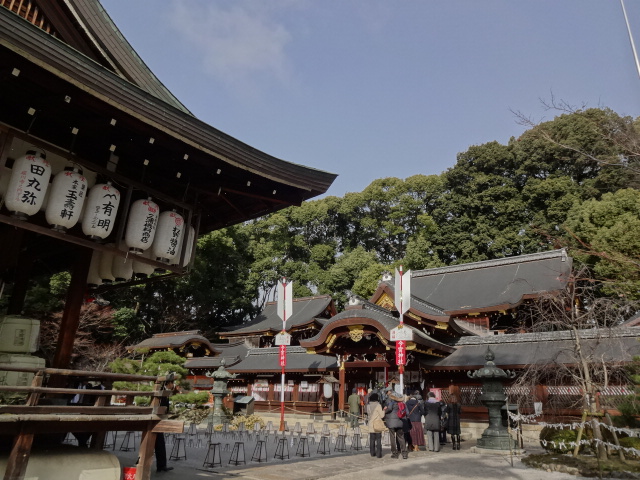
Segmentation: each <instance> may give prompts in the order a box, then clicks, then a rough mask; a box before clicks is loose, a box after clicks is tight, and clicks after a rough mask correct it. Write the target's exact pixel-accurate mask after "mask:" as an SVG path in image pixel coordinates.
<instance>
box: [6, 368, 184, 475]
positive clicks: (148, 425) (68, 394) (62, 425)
mask: <svg viewBox="0 0 640 480" xmlns="http://www.w3.org/2000/svg"><path fill="white" fill-rule="evenodd" d="M0 371H13V372H26V373H33V374H34V377H33V380H32V382H31V386H11V385H0V393H14V394H15V393H17V394H20V393H22V394H26V401H25V402H24V404H21V405H0V432H2V434H3V435H4V434H8V435H12V436H13V438H14V440H13V447H12V449H11V453H10V455H9V460H8V463H7V468H6V470H5V474H4V480H22V479H24V476H25V472H26V469H27V463H28V461H29V455H30V453H31V446H32V444H33V439H34V435H37V434H39V433H65V432H90V433H91V448H94V449H102V447H103V445H104V438H105V435H106V433H107V432H108V431H125V430H126V431H141V432H142V440H141V443H140V459H139V461H138V468H137V472H136V480H148V479H149V478H150V474H151V462H152V459H153V450H154V445H155V439H156V434H158V433H162V432H179V433H182V431H183V428H184V425H183V422H182V421H170V420H165V419H164V418H163V415H164V414H166V413H167V412H166V407H165V406H162V405H161V404H162V403H165V402H161V399H162V398H163V397H169V396H171V394H172V392H171V391H170V390H165V389H164V385H165V383H166V382H168V381H171V380H173V376H172V375H170V376H160V377H153V376H148V375H125V374H118V373H107V372H87V371H79V370H65V369H56V368H42V369H38V368H28V367H17V366H14V365H5V364H0ZM65 377H67V378H71V377H73V378H74V379H78V380H85V381H88V380H99V381H107V382H112V381H126V382H148V383H151V382H153V390H152V391H142V390H131V391H123V390H112V389H109V390H106V389H105V390H99V389H81V388H59V387H54V386H52V387H47V386H46V384H47V383H48V380H49V379H50V378H56V379H58V382H52V384H59V383H60V382H59V380H60V378H62V379H64V378H65ZM74 395H84V396H85V397H95V400H94V401H93V404H92V405H86V404H85V405H76V404H68V403H67V402H65V399H70V398H72V397H73V396H74ZM113 395H118V396H125V397H126V398H127V402H126V405H124V406H120V405H111V402H110V398H111V396H113ZM142 396H145V397H151V402H150V405H149V406H135V405H133V399H134V398H136V397H142ZM55 403H58V404H55ZM60 403H64V404H60Z"/></svg>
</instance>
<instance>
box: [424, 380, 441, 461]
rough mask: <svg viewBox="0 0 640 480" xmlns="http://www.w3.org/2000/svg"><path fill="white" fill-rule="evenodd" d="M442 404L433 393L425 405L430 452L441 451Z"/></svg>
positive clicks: (428, 396)
mask: <svg viewBox="0 0 640 480" xmlns="http://www.w3.org/2000/svg"><path fill="white" fill-rule="evenodd" d="M441 410H442V409H441V408H440V402H438V401H437V400H436V396H435V395H434V394H433V392H429V393H428V395H427V401H426V402H425V403H424V415H425V421H424V427H425V430H426V431H427V444H428V447H429V451H430V452H439V451H440V416H441V413H442V412H441Z"/></svg>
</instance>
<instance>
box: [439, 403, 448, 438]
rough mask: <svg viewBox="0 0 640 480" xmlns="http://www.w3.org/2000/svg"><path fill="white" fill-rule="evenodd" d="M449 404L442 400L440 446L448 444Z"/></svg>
mask: <svg viewBox="0 0 640 480" xmlns="http://www.w3.org/2000/svg"><path fill="white" fill-rule="evenodd" d="M448 417H449V414H448V412H447V402H445V401H444V400H440V445H444V444H445V443H447V421H448V420H447V419H448Z"/></svg>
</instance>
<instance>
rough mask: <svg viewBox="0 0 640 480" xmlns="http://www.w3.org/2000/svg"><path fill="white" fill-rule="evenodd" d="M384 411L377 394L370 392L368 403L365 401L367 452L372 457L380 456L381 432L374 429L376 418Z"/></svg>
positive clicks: (381, 415) (382, 414) (380, 417)
mask: <svg viewBox="0 0 640 480" xmlns="http://www.w3.org/2000/svg"><path fill="white" fill-rule="evenodd" d="M383 416H384V412H383V411H382V407H381V406H380V403H379V402H378V394H377V393H375V392H372V393H370V394H369V403H367V417H368V418H369V452H370V453H371V456H372V457H378V458H382V432H377V431H375V429H374V425H375V421H376V419H378V418H379V419H380V420H382V417H383Z"/></svg>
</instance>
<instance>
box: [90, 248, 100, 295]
mask: <svg viewBox="0 0 640 480" xmlns="http://www.w3.org/2000/svg"><path fill="white" fill-rule="evenodd" d="M101 256H102V252H101V251H100V250H94V251H93V254H91V263H90V264H89V274H88V275H87V284H89V285H91V286H96V287H97V286H98V285H102V277H101V276H100V257H101Z"/></svg>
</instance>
